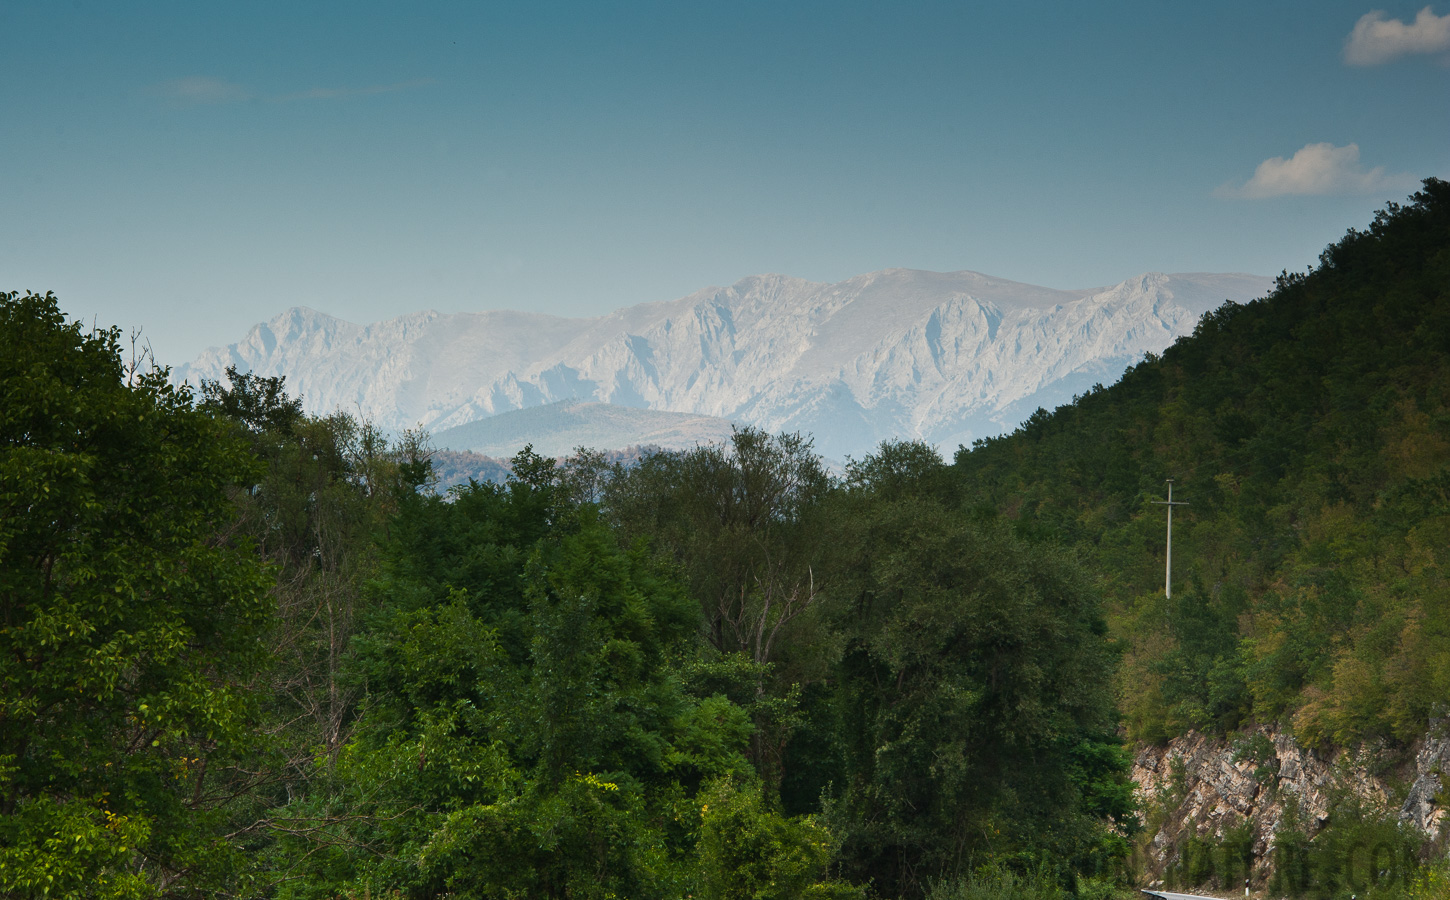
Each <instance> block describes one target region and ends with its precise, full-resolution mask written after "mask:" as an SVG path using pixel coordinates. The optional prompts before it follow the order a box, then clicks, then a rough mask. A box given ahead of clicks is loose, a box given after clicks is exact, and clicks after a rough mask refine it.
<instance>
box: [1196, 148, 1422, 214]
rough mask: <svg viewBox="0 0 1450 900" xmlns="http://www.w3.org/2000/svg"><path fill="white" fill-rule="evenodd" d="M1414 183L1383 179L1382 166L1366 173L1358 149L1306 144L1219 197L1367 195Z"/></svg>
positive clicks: (1401, 178) (1221, 191)
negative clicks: (1360, 161) (1291, 154)
mask: <svg viewBox="0 0 1450 900" xmlns="http://www.w3.org/2000/svg"><path fill="white" fill-rule="evenodd" d="M1407 183H1408V184H1413V179H1409V178H1408V177H1407V176H1403V175H1386V174H1385V169H1384V166H1376V167H1375V168H1373V169H1370V170H1369V171H1365V170H1364V168H1363V167H1362V166H1361V165H1360V163H1359V145H1358V144H1347V145H1345V146H1343V147H1336V146H1334V145H1333V144H1330V143H1323V144H1305V145H1304V147H1303V148H1302V149H1300V150H1299V151H1298V152H1297V153H1295V154H1294V155H1293V156H1291V157H1289V158H1288V159H1285V158H1284V157H1282V156H1276V157H1274V158H1273V159H1266V160H1264V161H1263V162H1261V163H1259V167H1258V168H1257V169H1255V170H1254V177H1253V178H1250V179H1249V180H1248V181H1246V182H1245V183H1243V184H1241V185H1234V184H1225V185H1223V186H1222V187H1220V188H1219V189H1218V191H1217V192H1216V193H1217V194H1218V196H1220V197H1241V198H1246V199H1251V200H1258V199H1262V198H1264V197H1282V196H1284V195H1285V194H1368V193H1373V192H1374V191H1378V190H1384V189H1394V188H1398V187H1402V186H1404V185H1405V184H1407Z"/></svg>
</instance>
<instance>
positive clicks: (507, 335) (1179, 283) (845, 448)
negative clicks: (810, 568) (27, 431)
mask: <svg viewBox="0 0 1450 900" xmlns="http://www.w3.org/2000/svg"><path fill="white" fill-rule="evenodd" d="M1271 285H1272V279H1269V278H1265V277H1260V276H1253V275H1242V274H1202V273H1192V274H1175V275H1164V274H1158V273H1149V274H1144V275H1141V276H1138V277H1136V278H1132V279H1129V280H1128V281H1124V282H1122V283H1121V284H1117V285H1114V286H1112V287H1109V288H1098V289H1086V290H1074V291H1060V290H1054V289H1050V288H1043V287H1035V286H1033V285H1027V284H1021V283H1018V282H1013V281H1007V280H1004V279H1000V278H992V277H990V276H986V275H981V274H978V273H975V272H952V273H936V272H923V271H916V270H909V269H888V270H885V271H881V272H872V273H869V274H865V275H859V276H857V277H855V278H851V279H848V280H846V281H843V282H839V283H836V284H820V283H816V282H810V281H805V280H802V279H799V278H790V277H787V276H783V275H759V276H752V277H749V278H745V279H742V280H741V281H739V282H737V283H735V284H734V285H731V286H730V287H727V288H708V289H706V290H703V291H699V292H697V293H694V294H691V295H689V296H686V297H681V298H679V299H677V300H671V301H665V302H659V303H643V304H640V305H637V306H631V307H627V308H625V309H620V310H617V311H615V312H613V313H611V314H609V315H606V316H601V317H598V318H581V319H568V318H561V317H556V316H547V315H540V314H534V313H522V312H511V311H497V312H482V313H453V314H444V313H439V312H435V311H431V310H430V311H425V312H419V313H414V314H410V315H406V316H400V317H398V318H395V319H390V320H387V321H384V322H378V323H375V324H372V325H365V326H364V325H356V324H353V323H351V322H345V321H343V320H341V319H337V318H334V317H331V316H328V315H324V314H323V313H319V312H316V311H314V310H310V309H304V308H294V309H291V310H289V311H287V312H285V313H283V314H282V315H279V316H277V317H276V318H274V319H273V320H271V321H270V322H267V323H264V324H260V325H257V326H255V327H254V328H253V329H252V330H251V332H250V333H249V334H248V335H247V336H246V338H244V339H243V340H242V341H241V342H239V343H236V344H232V345H230V346H228V347H225V348H213V349H211V350H208V351H207V352H205V353H203V354H202V355H201V356H200V357H199V358H198V359H197V360H196V361H195V362H193V363H191V364H189V365H184V366H181V367H179V368H178V369H177V370H176V371H175V377H176V378H177V379H178V380H186V381H190V382H192V383H197V382H198V381H199V380H200V379H203V378H210V379H216V378H221V377H223V375H224V372H225V369H226V367H227V366H228V365H235V366H237V367H238V368H239V369H241V370H243V371H252V372H256V373H259V374H262V375H285V376H287V386H288V389H289V392H291V393H293V394H300V395H301V396H302V397H303V398H304V400H305V402H306V405H307V407H308V409H309V410H310V411H313V412H328V411H331V410H334V409H344V410H348V411H351V412H355V413H358V412H360V413H361V414H362V415H364V416H366V417H369V418H371V419H372V420H373V421H374V422H376V423H377V424H379V425H380V426H382V427H384V428H387V429H390V430H399V429H402V428H408V427H415V426H418V425H421V426H423V427H424V428H426V429H428V430H429V431H430V432H432V433H433V434H434V436H435V440H436V442H437V443H438V444H439V445H440V446H448V447H452V448H453V449H479V450H482V451H483V452H491V453H502V452H505V451H506V450H507V449H508V447H509V446H511V442H517V443H518V444H519V445H520V446H521V445H522V443H523V440H524V434H525V432H529V433H530V434H532V437H531V438H530V439H531V440H532V442H533V443H534V445H535V447H536V448H537V449H540V450H541V451H543V452H555V451H556V449H557V448H555V447H553V444H554V443H561V444H562V442H563V441H565V439H566V437H567V440H569V441H573V442H574V443H569V444H566V445H564V449H565V450H567V449H568V448H569V447H572V446H574V445H575V444H577V443H581V442H582V443H586V444H590V445H594V446H601V447H602V448H608V446H609V445H608V444H600V443H599V442H598V441H590V440H586V439H587V438H589V437H591V436H597V437H599V438H601V439H605V440H608V441H618V440H619V439H621V437H622V436H624V435H627V434H633V433H637V434H638V435H639V437H640V440H637V441H634V442H635V443H639V442H644V441H645V440H648V439H649V438H648V435H650V434H654V435H655V436H656V437H655V440H654V442H656V443H661V444H663V445H665V446H689V445H691V444H693V443H694V442H695V441H697V440H713V439H716V437H717V435H719V434H721V433H728V428H729V424H728V423H732V422H733V423H736V424H741V425H745V424H749V425H756V426H759V427H761V428H765V429H768V430H770V431H782V430H784V431H801V432H808V433H810V434H811V435H813V436H814V438H815V442H816V449H817V450H818V451H819V452H821V453H823V454H824V455H826V456H828V457H833V458H837V459H840V458H844V457H845V456H847V455H854V456H860V455H863V454H865V453H867V452H869V451H870V450H871V449H872V448H873V447H874V446H876V445H877V444H878V443H879V442H880V441H882V440H884V439H887V438H893V437H903V438H912V439H922V440H926V441H929V442H932V443H934V444H938V445H940V446H942V447H943V449H945V450H947V451H950V450H952V449H954V448H955V447H956V446H957V444H961V443H966V444H969V443H970V442H971V441H972V440H973V439H975V438H978V437H984V436H988V435H992V434H998V433H1000V432H1002V431H1005V430H1010V429H1011V428H1013V427H1014V426H1016V425H1017V424H1018V423H1019V422H1020V421H1021V420H1022V419H1023V418H1025V417H1026V416H1027V415H1030V414H1031V412H1032V411H1033V410H1035V409H1036V408H1037V407H1039V406H1043V407H1047V408H1049V409H1050V408H1052V407H1054V406H1056V405H1058V404H1060V403H1063V402H1066V401H1067V400H1069V399H1071V397H1072V396H1073V395H1074V394H1075V393H1080V392H1082V391H1083V390H1086V389H1087V388H1089V387H1091V386H1092V385H1093V384H1094V383H1096V382H1102V383H1104V384H1106V383H1110V382H1112V381H1115V380H1116V379H1117V378H1118V376H1119V375H1120V374H1121V373H1122V371H1123V369H1124V368H1126V367H1127V366H1128V365H1130V364H1132V363H1133V362H1135V361H1137V360H1138V359H1140V358H1141V357H1142V356H1143V354H1144V353H1147V352H1155V353H1156V352H1160V351H1162V350H1163V349H1164V348H1165V347H1167V346H1168V345H1169V344H1171V343H1172V342H1173V340H1174V339H1175V338H1177V337H1178V336H1180V335H1183V334H1187V333H1189V332H1191V331H1192V330H1193V327H1194V324H1195V323H1196V322H1197V321H1198V318H1199V317H1200V316H1201V315H1202V314H1203V313H1204V312H1207V311H1208V310H1211V309H1214V308H1216V307H1218V306H1220V305H1222V304H1223V303H1224V302H1225V301H1234V302H1244V301H1247V300H1251V299H1254V298H1256V297H1259V296H1262V295H1263V294H1265V293H1267V291H1268V290H1269V288H1270V287H1271ZM561 401H571V403H570V404H569V405H568V406H565V407H560V408H558V409H557V410H551V411H543V410H541V411H539V412H537V413H534V414H532V415H522V416H521V415H519V414H517V413H516V411H519V410H529V409H533V408H535V407H541V406H544V405H546V404H553V403H560V402H561ZM578 401H583V402H578ZM596 404H607V405H608V406H597V405H596ZM646 411H647V412H646ZM504 413H515V414H514V415H507V416H500V414H504ZM661 413H678V414H687V415H682V416H678V417H669V416H664V417H662V416H661V415H660V414H661ZM494 417H498V418H497V419H496V420H495V421H493V422H492V423H491V422H490V421H489V420H490V419H493V418H494ZM711 418H713V419H715V420H718V421H711ZM550 423H553V424H550ZM459 426H468V427H466V428H464V427H459ZM451 429H456V430H451ZM500 429H502V430H500ZM561 429H562V431H561ZM555 431H560V433H559V434H557V435H555V434H554V432H555ZM534 432H537V433H534ZM564 432H567V435H566V434H565V433H564ZM485 447H487V448H488V449H487V450H484V448H485ZM514 449H517V448H514ZM558 452H563V451H558Z"/></svg>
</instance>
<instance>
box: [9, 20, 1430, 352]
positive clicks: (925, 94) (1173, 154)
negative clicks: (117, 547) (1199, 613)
mask: <svg viewBox="0 0 1450 900" xmlns="http://www.w3.org/2000/svg"><path fill="white" fill-rule="evenodd" d="M0 53H3V58H4V60H5V65H4V69H3V73H0V289H9V290H13V289H27V288H28V289H34V290H38V291H44V290H54V291H56V293H57V294H58V295H59V296H60V298H61V303H62V307H63V308H65V309H66V310H67V311H69V312H71V313H72V314H75V315H80V316H84V317H86V318H87V319H90V318H92V317H95V318H96V319H97V320H98V321H99V322H100V323H101V324H116V325H120V326H122V327H124V328H128V329H129V328H132V327H137V326H139V327H142V328H143V329H144V333H145V334H146V335H147V336H148V337H149V338H150V340H151V341H152V344H153V346H154V347H155V348H156V351H157V354H158V356H159V357H160V358H161V359H162V361H163V362H169V363H173V364H174V363H179V362H182V361H185V360H188V359H190V358H191V357H192V356H194V355H195V354H196V353H197V352H199V351H200V350H202V349H203V348H205V347H206V346H209V345H213V344H224V343H230V342H232V341H235V340H238V339H240V338H241V337H242V336H243V334H244V333H245V331H246V329H247V327H248V326H250V325H252V324H254V323H256V322H258V321H262V320H264V319H268V318H270V317H272V316H273V315H275V314H277V313H278V312H281V311H282V310H284V309H286V308H288V307H290V306H294V305H307V306H312V307H314V308H317V309H320V310H323V311H325V312H328V313H331V314H333V315H337V316H341V317H343V318H347V319H350V320H352V321H357V322H369V321H375V320H378V319H383V318H388V317H390V316H394V315H398V314H401V313H405V312H411V311H414V310H418V309H423V308H430V307H431V308H435V309H439V310H444V311H456V310H480V309H492V308H503V307H509V308H517V309H531V310H538V311H544V312H552V313H557V314H561V315H594V314H599V313H603V312H607V311H608V310H610V309H613V308H616V307H619V306H625V305H629V304H633V303H638V302H642V301H647V300H665V299H670V298H673V297H677V296H681V295H683V294H686V293H689V292H691V291H693V290H696V289H699V288H702V287H705V286H707V285H722V284H729V283H731V282H733V281H735V280H737V279H739V278H741V277H743V276H745V275H749V274H755V273H761V272H783V273H787V274H791V275H797V276H801V277H805V278H810V279H815V280H830V281H835V280H840V279H843V278H846V277H849V276H851V275H854V274H858V273H861V272H866V271H871V270H874V269H881V268H886V267H891V266H906V267H912V268H922V269H933V270H938V271H948V270H956V269H974V270H977V271H980V272H986V273H988V274H992V275H997V276H1001V277H1005V278H1012V279H1017V280H1020V281H1026V282H1031V283H1034V284H1042V285H1048V286H1052V287H1061V288H1070V287H1087V286H1094V285H1103V284H1110V283H1114V282H1117V281H1121V280H1123V279H1125V278H1128V277H1130V276H1132V275H1135V274H1137V273H1140V272H1143V271H1149V270H1158V271H1241V272H1253V273H1259V274H1275V273H1277V272H1279V271H1280V270H1282V269H1285V268H1288V269H1302V268H1303V267H1305V266H1307V265H1309V264H1311V263H1312V262H1313V261H1314V260H1315V258H1316V256H1317V255H1318V253H1319V251H1320V250H1321V249H1323V247H1324V245H1325V244H1327V243H1329V242H1330V241H1333V240H1335V239H1337V238H1338V237H1339V236H1340V235H1341V234H1343V232H1344V230H1345V229H1346V228H1348V227H1351V226H1363V225H1365V224H1367V222H1368V221H1369V219H1370V218H1371V216H1372V214H1373V212H1374V210H1375V209H1376V208H1378V207H1379V206H1381V205H1382V204H1383V203H1384V201H1386V200H1388V199H1399V200H1402V199H1404V197H1405V195H1406V194H1408V193H1409V192H1410V191H1412V190H1413V189H1414V187H1415V186H1416V184H1417V183H1418V180H1419V179H1420V178H1423V177H1425V176H1428V175H1436V176H1439V177H1450V3H1447V2H1446V0H1437V4H1436V5H1432V6H1431V7H1428V8H1426V7H1425V6H1424V5H1423V4H1422V3H1403V2H1398V0H1367V2H1342V0H1306V2H1270V3H1262V2H1254V3H1247V2H1215V3H1193V4H1188V3H1165V2H1162V0H1154V2H1142V3H1081V2H1077V3H1061V4H1050V3H1036V4H1033V3H1016V4H1007V3H992V4H986V3H969V2H955V3H901V2H897V3H889V4H888V3H870V4H867V3H850V2H842V0H831V2H822V3H790V2H783V0H772V2H761V3H728V2H727V3H718V4H705V3H696V2H674V3H657V4H651V3H607V2H591V3H553V4H551V3H541V2H530V3H517V2H516V3H510V4H506V5H505V4H489V3H482V2H458V3H452V2H426V3H416V2H415V3H407V4H404V3H376V2H349V3H345V4H344V3H338V4H323V3H307V4H298V3H295V2H288V3H275V4H268V3H257V2H248V3H234V4H199V3H175V4H162V3H149V4H148V3H90V2H74V3H61V2H39V0H35V2H30V0H17V2H11V3H6V4H4V5H0Z"/></svg>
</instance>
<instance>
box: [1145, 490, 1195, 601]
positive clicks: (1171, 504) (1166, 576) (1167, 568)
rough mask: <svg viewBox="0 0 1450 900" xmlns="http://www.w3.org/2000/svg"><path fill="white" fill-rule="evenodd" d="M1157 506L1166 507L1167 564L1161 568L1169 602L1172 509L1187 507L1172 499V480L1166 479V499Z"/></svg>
mask: <svg viewBox="0 0 1450 900" xmlns="http://www.w3.org/2000/svg"><path fill="white" fill-rule="evenodd" d="M1153 503H1155V504H1157V505H1158V506H1166V507H1168V562H1167V564H1166V565H1165V566H1164V568H1163V596H1164V597H1166V598H1168V599H1169V600H1172V599H1173V507H1175V506H1187V505H1188V502H1187V501H1185V500H1177V501H1175V500H1174V499H1173V479H1172V478H1170V479H1168V499H1167V500H1154V501H1153Z"/></svg>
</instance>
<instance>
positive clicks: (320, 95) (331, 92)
mask: <svg viewBox="0 0 1450 900" xmlns="http://www.w3.org/2000/svg"><path fill="white" fill-rule="evenodd" d="M427 84H433V79H432V78H418V79H414V80H413V81H400V82H398V83H396V84H379V85H374V86H372V87H365V88H312V89H311V90H306V91H300V92H298V93H296V94H284V95H282V96H281V97H277V98H275V99H277V100H335V99H337V98H339V97H365V96H368V95H369V94H395V93H397V92H398V91H406V90H408V89H410V88H415V87H422V86H424V85H427Z"/></svg>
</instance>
